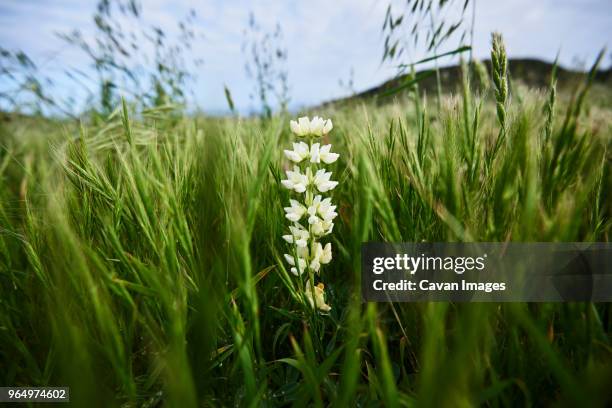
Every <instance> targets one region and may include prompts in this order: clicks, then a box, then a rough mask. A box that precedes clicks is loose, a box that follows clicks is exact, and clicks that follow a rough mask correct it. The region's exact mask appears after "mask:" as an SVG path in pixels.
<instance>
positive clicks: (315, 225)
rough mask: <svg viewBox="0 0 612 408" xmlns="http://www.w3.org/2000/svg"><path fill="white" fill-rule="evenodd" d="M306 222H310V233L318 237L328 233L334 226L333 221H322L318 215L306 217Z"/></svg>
mask: <svg viewBox="0 0 612 408" xmlns="http://www.w3.org/2000/svg"><path fill="white" fill-rule="evenodd" d="M308 223H309V224H310V230H311V231H312V233H313V234H315V235H317V236H319V237H322V236H323V235H328V234H330V233H331V232H332V230H333V228H334V223H333V222H331V221H323V220H321V219H320V218H319V217H310V218H308Z"/></svg>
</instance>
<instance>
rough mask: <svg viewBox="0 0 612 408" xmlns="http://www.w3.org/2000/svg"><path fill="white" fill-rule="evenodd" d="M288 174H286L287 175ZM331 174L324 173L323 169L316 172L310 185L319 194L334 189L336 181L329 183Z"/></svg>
mask: <svg viewBox="0 0 612 408" xmlns="http://www.w3.org/2000/svg"><path fill="white" fill-rule="evenodd" d="M287 174H288V173H287ZM331 175H332V173H331V172H326V171H325V169H320V170H317V173H316V174H315V176H314V178H313V180H312V183H313V184H314V185H315V186H316V187H317V190H319V191H320V192H321V193H324V192H326V191H329V190H332V189H334V187H336V186H337V185H338V182H337V181H331V180H330V179H329V178H330V177H331Z"/></svg>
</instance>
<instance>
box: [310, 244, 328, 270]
mask: <svg viewBox="0 0 612 408" xmlns="http://www.w3.org/2000/svg"><path fill="white" fill-rule="evenodd" d="M331 259H332V252H331V243H329V242H328V243H327V244H325V247H323V246H322V245H321V243H320V242H317V243H316V245H315V247H314V251H313V255H312V261H310V268H311V269H313V270H314V271H315V272H317V273H318V272H319V269H321V264H323V265H325V264H328V263H330V262H331Z"/></svg>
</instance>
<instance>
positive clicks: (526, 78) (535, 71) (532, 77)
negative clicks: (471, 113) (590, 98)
mask: <svg viewBox="0 0 612 408" xmlns="http://www.w3.org/2000/svg"><path fill="white" fill-rule="evenodd" d="M482 62H483V64H484V65H485V66H486V68H487V72H488V74H489V76H490V75H491V61H490V60H483V61H482ZM552 69H553V64H552V63H549V62H546V61H542V60H538V59H529V58H524V59H523V58H517V59H510V60H509V61H508V71H509V73H510V80H511V81H512V82H516V81H519V82H522V83H524V84H526V85H528V86H530V87H533V88H545V87H547V86H548V84H549V83H550V75H551V72H552ZM425 71H428V70H425ZM421 72H423V71H421ZM585 74H586V73H585V72H582V71H573V70H569V69H565V68H563V67H561V66H557V84H558V87H559V88H562V89H563V88H568V87H571V86H572V85H573V84H576V83H577V82H578V81H582V80H583V79H584V77H585ZM406 78H407V75H401V76H398V77H396V78H393V79H390V80H388V81H386V82H384V83H382V84H381V85H378V86H375V87H373V88H370V89H367V90H365V91H363V92H359V93H357V94H355V95H353V96H350V97H346V98H341V99H336V100H333V101H329V102H326V103H325V104H324V105H330V104H337V103H343V102H350V101H352V100H358V99H370V98H375V97H377V96H379V95H382V94H384V93H385V92H387V91H389V90H392V89H395V88H397V87H398V85H400V84H402V83H404V81H405V80H406ZM595 80H596V81H597V82H602V83H611V80H612V67H611V68H609V69H607V70H599V71H598V72H597V74H596V77H595ZM440 81H441V83H442V90H443V92H449V91H450V92H454V91H456V90H457V89H458V87H459V86H460V81H461V67H460V66H459V65H454V66H448V67H443V68H440ZM472 81H473V82H474V81H475V79H472ZM418 86H419V89H420V90H421V91H425V92H426V93H427V94H433V93H435V92H436V76H435V75H431V76H429V77H427V78H424V79H423V80H422V81H420V82H419V83H418ZM399 94H400V93H398V95H399Z"/></svg>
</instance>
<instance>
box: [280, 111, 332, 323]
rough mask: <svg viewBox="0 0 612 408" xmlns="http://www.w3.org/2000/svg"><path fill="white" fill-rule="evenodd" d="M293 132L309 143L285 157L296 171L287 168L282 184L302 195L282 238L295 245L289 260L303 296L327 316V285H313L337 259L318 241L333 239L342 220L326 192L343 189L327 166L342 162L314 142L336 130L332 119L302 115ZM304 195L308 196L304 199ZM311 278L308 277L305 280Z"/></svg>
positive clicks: (288, 215)
mask: <svg viewBox="0 0 612 408" xmlns="http://www.w3.org/2000/svg"><path fill="white" fill-rule="evenodd" d="M289 124H290V127H291V131H292V132H293V133H294V134H296V135H297V136H299V137H305V138H307V139H306V141H307V142H308V143H306V142H296V143H293V150H285V151H284V153H285V156H286V157H287V159H289V160H290V161H291V162H292V163H293V164H294V166H293V170H287V171H286V173H287V179H286V180H281V184H282V185H283V186H284V187H285V188H287V189H289V190H292V191H294V192H295V193H298V194H299V197H297V198H296V199H293V198H292V199H290V200H289V206H288V207H284V210H285V217H286V218H287V219H288V220H289V221H291V222H292V225H290V226H289V234H286V235H283V239H284V240H285V241H286V242H287V243H288V244H289V245H290V251H288V252H289V253H288V254H284V257H285V260H286V261H287V263H288V264H289V266H290V271H291V273H292V274H293V275H295V276H297V277H298V279H299V280H300V282H301V284H300V285H299V287H300V288H302V290H303V295H304V298H305V299H306V301H307V303H308V304H309V305H310V307H313V308H316V309H317V310H319V311H320V312H323V313H327V312H329V311H330V310H331V306H330V305H329V304H327V303H325V290H324V289H325V287H324V285H323V283H321V282H319V283H318V284H317V285H316V286H313V287H311V286H310V282H313V283H314V278H315V274H317V275H321V269H322V266H323V265H327V264H329V263H330V262H331V260H332V246H331V243H329V242H328V243H326V244H325V245H324V244H323V243H322V242H320V241H319V240H320V239H321V238H323V237H324V236H326V235H329V234H330V233H331V232H332V230H333V228H334V223H333V220H334V219H335V218H336V217H337V216H338V213H337V212H336V208H337V207H336V206H335V205H333V204H332V201H331V198H330V197H326V198H323V196H322V195H321V194H318V193H325V192H328V191H331V190H333V189H334V188H336V186H337V185H338V182H337V181H333V180H331V175H332V173H331V172H328V171H326V170H325V169H324V168H323V167H321V165H322V164H332V163H334V162H336V161H337V160H338V157H339V154H337V153H332V152H331V147H332V146H331V145H330V144H327V145H321V143H313V142H314V140H315V139H316V138H318V137H321V136H324V135H327V134H328V133H329V132H330V131H331V130H332V129H333V124H332V121H331V119H323V118H320V117H318V116H315V117H314V118H312V120H310V119H309V118H307V117H301V118H299V119H298V120H297V121H295V120H292V121H290V123H289ZM302 194H304V195H303V196H302ZM303 275H306V276H307V278H306V279H305V281H306V282H304V280H302V279H304V278H302V277H301V276H303Z"/></svg>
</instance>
